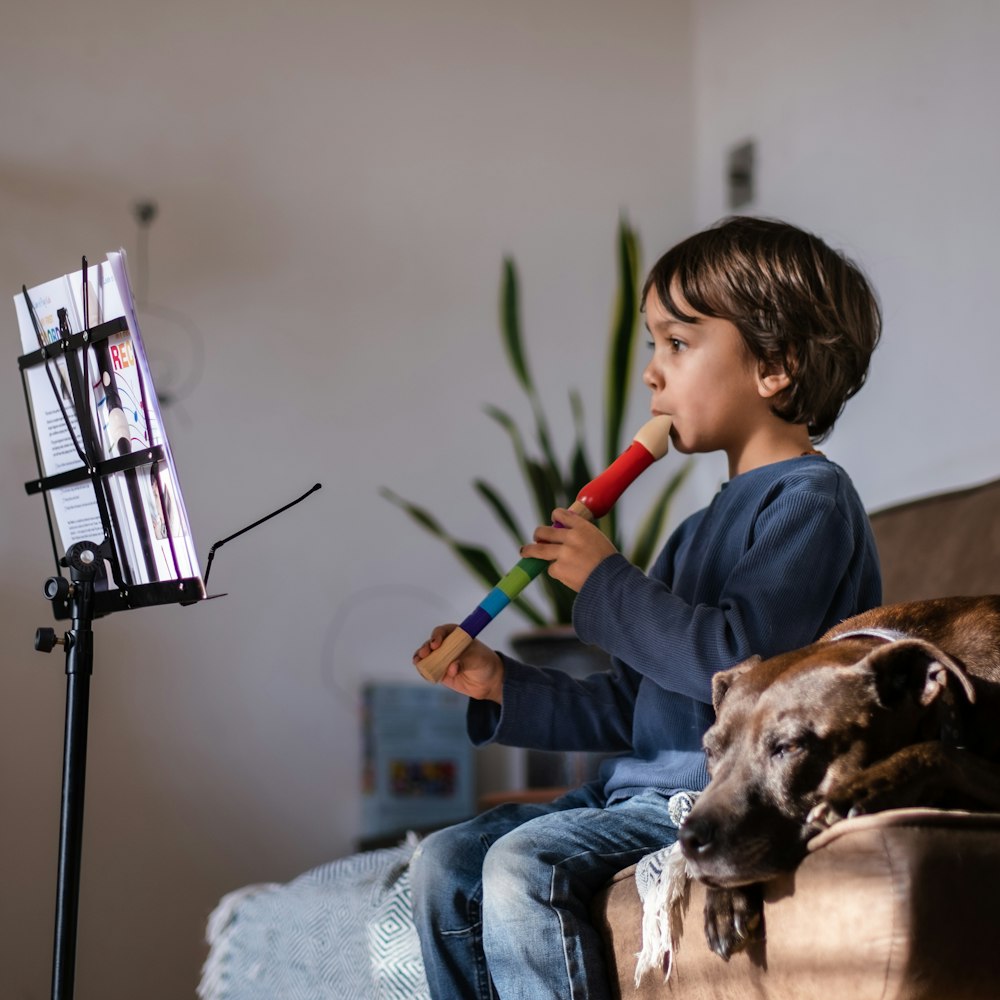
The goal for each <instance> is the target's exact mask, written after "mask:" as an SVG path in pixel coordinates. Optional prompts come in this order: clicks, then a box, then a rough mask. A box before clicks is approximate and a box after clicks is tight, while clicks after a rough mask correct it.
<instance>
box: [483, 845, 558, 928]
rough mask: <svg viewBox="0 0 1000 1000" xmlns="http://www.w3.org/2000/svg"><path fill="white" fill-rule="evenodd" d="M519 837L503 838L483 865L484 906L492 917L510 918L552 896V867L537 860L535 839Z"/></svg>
mask: <svg viewBox="0 0 1000 1000" xmlns="http://www.w3.org/2000/svg"><path fill="white" fill-rule="evenodd" d="M519 833H520V831H518V830H514V831H512V832H511V833H508V834H507V835H506V836H505V837H501V838H500V839H499V840H498V841H497V842H496V843H495V844H494V845H493V846H492V847H491V848H490V849H489V851H488V852H487V854H486V859H485V860H484V861H483V903H484V905H485V906H486V907H487V908H488V910H489V911H490V913H491V914H496V915H503V914H509V913H511V912H513V911H514V910H516V909H518V908H519V907H520V906H522V905H524V904H525V903H527V902H529V901H530V900H532V899H537V898H538V897H539V894H540V893H541V894H543V895H545V896H547V894H548V886H549V882H550V880H551V873H552V866H551V865H550V864H546V863H544V862H543V861H542V860H541V859H540V858H538V857H537V855H536V853H535V851H534V844H533V843H531V840H532V838H530V837H527V838H526V837H523V836H518V834H519ZM526 841H527V842H526Z"/></svg>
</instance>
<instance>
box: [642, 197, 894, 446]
mask: <svg viewBox="0 0 1000 1000" xmlns="http://www.w3.org/2000/svg"><path fill="white" fill-rule="evenodd" d="M674 282H676V287H677V289H678V290H679V292H680V294H681V295H683V296H684V299H685V300H686V301H687V303H688V304H689V305H690V306H691V307H692V308H693V309H695V310H697V311H698V312H699V313H701V314H702V315H704V316H713V317H718V318H721V319H725V320H728V321H729V322H731V323H732V324H733V325H734V326H735V327H736V328H737V329H738V330H739V332H740V334H741V335H742V337H743V340H744V342H745V343H746V346H747V348H748V350H749V352H750V354H751V355H752V356H753V357H754V358H755V359H757V360H758V361H759V362H761V363H762V364H763V365H764V366H765V367H766V368H769V369H772V370H773V369H774V368H776V367H781V368H783V369H784V370H785V371H786V372H787V373H788V375H789V376H790V378H791V385H790V386H789V387H788V388H787V389H785V390H784V391H783V392H781V393H780V394H779V395H778V396H777V397H776V398H775V401H774V404H773V406H772V409H773V411H774V413H776V414H777V415H778V416H779V417H781V418H782V419H784V420H787V421H789V422H790V423H793V424H805V425H806V427H807V428H808V431H809V436H810V437H811V438H812V439H813V440H814V441H817V442H818V441H822V440H823V438H825V437H826V436H827V435H828V434H829V433H830V431H831V430H832V429H833V425H834V423H835V422H836V420H837V418H838V417H839V416H840V414H841V412H842V411H843V409H844V406H845V404H846V403H847V400H849V399H850V398H851V397H852V396H853V395H854V394H855V393H856V392H857V391H858V390H859V389H860V388H861V387H862V386H863V385H864V383H865V378H866V377H867V375H868V362H869V360H870V359H871V354H872V351H873V350H874V349H875V345H876V344H877V343H878V340H879V337H880V335H881V332H882V313H881V310H880V308H879V303H878V299H877V298H876V296H875V292H874V290H873V289H872V287H871V285H870V284H869V283H868V280H867V279H866V278H865V276H864V274H862V272H861V270H860V269H859V268H858V267H857V265H856V264H854V263H853V262H852V261H851V260H849V259H848V258H847V257H846V256H845V255H844V254H842V253H840V252H838V251H836V250H833V249H831V248H830V247H829V246H827V244H826V243H824V242H823V241H822V240H821V239H820V238H819V237H817V236H814V235H812V234H811V233H807V232H804V231H803V230H801V229H798V228H796V227H795V226H791V225H789V224H788V223H785V222H778V221H776V220H772V219H758V218H753V217H750V216H732V217H730V218H728V219H723V220H722V221H721V222H718V223H716V225H714V226H713V227H712V228H710V229H707V230H705V231H704V232H701V233H696V234H695V235H694V236H690V237H688V238H687V239H686V240H683V241H682V242H681V243H678V244H677V245H676V246H675V247H673V249H671V250H668V251H667V252H666V253H665V254H664V255H663V256H662V257H661V258H660V259H659V260H658V261H657V262H656V264H655V265H654V267H653V269H652V271H650V273H649V277H648V278H647V279H646V283H645V285H644V286H643V289H642V302H643V304H645V302H646V296H647V295H648V294H649V290H650V289H651V288H654V287H655V289H656V293H657V295H658V296H659V297H660V301H661V302H662V303H663V305H664V307H665V308H666V309H667V310H668V311H669V312H671V313H673V314H674V315H675V316H676V317H677V319H679V320H681V321H683V322H689V323H690V322H694V321H695V319H696V317H694V316H689V315H686V314H685V313H684V312H682V310H681V309H679V308H678V306H677V303H676V301H675V300H674V299H673V297H672V296H671V285H672V284H673V283H674Z"/></svg>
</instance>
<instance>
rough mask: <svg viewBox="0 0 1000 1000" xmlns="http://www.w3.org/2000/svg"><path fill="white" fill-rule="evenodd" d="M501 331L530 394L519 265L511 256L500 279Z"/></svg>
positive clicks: (509, 355)
mask: <svg viewBox="0 0 1000 1000" xmlns="http://www.w3.org/2000/svg"><path fill="white" fill-rule="evenodd" d="M500 332H501V333H502V334H503V343H504V347H506V348H507V357H508V358H510V365H511V368H513V369H514V375H515V376H516V377H517V380H518V382H520V383H521V387H522V388H523V389H524V391H525V392H526V393H528V395H529V396H530V395H532V393H533V392H534V386H533V385H532V382H531V375H530V373H529V372H528V359H527V357H526V356H525V353H524V344H523V341H522V340H521V292H520V283H519V281H518V278H517V267H516V265H515V264H514V261H513V260H512V259H511V258H510V257H505V258H504V261H503V275H502V277H501V279H500Z"/></svg>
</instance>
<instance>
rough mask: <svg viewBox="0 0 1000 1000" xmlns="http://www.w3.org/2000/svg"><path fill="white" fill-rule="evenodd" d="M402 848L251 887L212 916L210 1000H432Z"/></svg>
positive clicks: (205, 988)
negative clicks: (285, 881)
mask: <svg viewBox="0 0 1000 1000" xmlns="http://www.w3.org/2000/svg"><path fill="white" fill-rule="evenodd" d="M416 845H417V838H416V837H414V836H413V835H412V834H410V835H409V837H408V838H407V841H406V842H405V843H403V844H401V845H400V846H399V847H393V848H387V849H384V850H378V851H367V852H365V853H363V854H355V855H351V856H350V857H347V858H343V859H342V860H340V861H334V862H332V863H330V864H326V865H322V866H321V867H319V868H314V869H313V870H312V871H309V872H306V873H305V874H304V875H300V876H299V877H298V878H296V879H295V880H293V881H292V882H289V883H287V884H286V885H277V884H274V883H270V884H264V885H254V886H247V887H246V888H243V889H238V890H236V891H235V892H232V893H230V894H229V895H228V896H225V897H224V898H223V899H222V900H221V901H220V903H219V905H218V906H217V907H216V909H215V911H214V912H213V913H212V915H211V917H209V921H208V931H207V938H208V943H209V945H210V950H209V955H208V959H207V960H206V962H205V965H204V968H203V969H202V977H201V982H200V983H199V985H198V996H199V997H200V998H201V1000H275V998H278V997H280V998H281V1000H430V993H429V991H428V988H427V979H426V977H425V975H424V966H423V961H422V960H421V957H420V943H419V941H418V939H417V932H416V929H415V928H414V925H413V912H412V905H411V899H410V879H409V861H410V856H411V855H412V854H413V851H414V849H415V848H416Z"/></svg>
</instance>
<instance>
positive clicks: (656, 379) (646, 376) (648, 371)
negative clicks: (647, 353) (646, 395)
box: [642, 362, 663, 391]
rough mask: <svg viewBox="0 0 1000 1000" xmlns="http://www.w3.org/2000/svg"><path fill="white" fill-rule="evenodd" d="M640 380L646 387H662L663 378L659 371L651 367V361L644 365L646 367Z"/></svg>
mask: <svg viewBox="0 0 1000 1000" xmlns="http://www.w3.org/2000/svg"><path fill="white" fill-rule="evenodd" d="M642 381H643V384H644V385H645V386H646V388H647V389H653V390H654V391H655V390H656V389H660V388H662V386H663V379H662V378H661V377H660V375H659V373H658V372H657V371H656V369H655V368H654V367H653V363H652V362H650V363H649V364H648V365H646V367H645V368H644V369H643V372H642Z"/></svg>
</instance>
